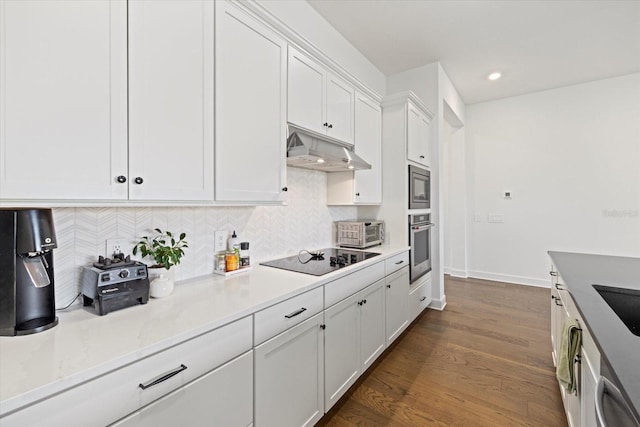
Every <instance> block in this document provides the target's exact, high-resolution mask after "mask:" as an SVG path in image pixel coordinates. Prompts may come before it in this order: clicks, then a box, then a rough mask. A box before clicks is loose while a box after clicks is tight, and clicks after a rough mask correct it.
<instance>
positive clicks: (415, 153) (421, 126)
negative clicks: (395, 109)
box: [407, 103, 431, 166]
mask: <svg viewBox="0 0 640 427" xmlns="http://www.w3.org/2000/svg"><path fill="white" fill-rule="evenodd" d="M430 126H431V119H430V117H429V116H427V115H426V114H425V113H424V112H422V111H420V110H419V109H418V108H417V107H416V106H414V105H413V104H411V103H408V104H407V159H408V160H411V161H414V162H416V163H420V164H422V165H424V166H431V147H430V145H429V144H430V141H429V133H430Z"/></svg>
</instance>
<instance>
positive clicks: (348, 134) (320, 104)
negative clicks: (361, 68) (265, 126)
mask: <svg viewBox="0 0 640 427" xmlns="http://www.w3.org/2000/svg"><path fill="white" fill-rule="evenodd" d="M354 104H355V89H354V88H353V87H352V86H351V85H349V84H348V83H346V82H345V81H344V80H342V79H340V78H338V77H337V76H335V75H333V74H332V73H330V72H328V71H327V70H326V69H325V68H323V67H322V66H321V65H319V64H318V63H316V62H315V61H313V60H312V59H311V58H309V57H307V56H306V55H304V54H302V53H300V52H298V51H297V50H295V49H293V48H291V47H289V77H288V115H287V120H288V121H289V123H292V124H294V125H297V126H299V127H302V128H305V129H309V130H312V131H314V132H318V133H321V134H324V135H327V136H330V137H332V138H335V139H338V140H340V141H342V142H345V143H348V144H353V123H354V117H353V116H354Z"/></svg>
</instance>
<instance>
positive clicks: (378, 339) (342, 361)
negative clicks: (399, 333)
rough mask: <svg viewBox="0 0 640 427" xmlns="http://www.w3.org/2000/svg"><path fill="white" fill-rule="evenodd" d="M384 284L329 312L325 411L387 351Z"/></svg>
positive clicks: (325, 359)
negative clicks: (385, 349)
mask: <svg viewBox="0 0 640 427" xmlns="http://www.w3.org/2000/svg"><path fill="white" fill-rule="evenodd" d="M383 290H384V280H379V281H378V282H376V283H374V284H372V285H370V286H369V287H367V288H365V289H363V290H362V291H360V292H358V293H356V294H354V295H352V296H350V297H349V298H347V299H345V300H343V301H341V302H339V303H337V304H335V305H333V306H331V307H330V308H328V309H327V310H325V314H324V317H325V325H326V329H325V335H324V351H325V355H324V363H325V365H324V372H325V397H324V398H325V411H326V410H329V409H330V408H331V407H332V406H333V405H334V404H335V403H336V402H337V401H338V399H340V397H342V395H343V394H344V393H345V392H346V391H347V390H348V389H349V387H351V386H352V385H353V383H355V381H356V380H357V379H358V377H359V376H360V375H361V374H362V373H363V372H364V370H365V369H366V368H367V367H368V366H369V365H370V364H371V363H372V362H373V361H374V360H375V359H376V358H377V357H378V356H379V355H380V354H381V353H382V351H383V350H384V348H385V336H384V292H383Z"/></svg>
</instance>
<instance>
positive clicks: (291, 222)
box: [53, 168, 357, 307]
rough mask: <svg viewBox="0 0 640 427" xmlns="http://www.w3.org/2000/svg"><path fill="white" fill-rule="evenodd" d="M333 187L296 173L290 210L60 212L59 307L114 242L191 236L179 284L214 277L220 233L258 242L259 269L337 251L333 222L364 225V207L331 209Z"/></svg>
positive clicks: (254, 259) (291, 178) (319, 177)
mask: <svg viewBox="0 0 640 427" xmlns="http://www.w3.org/2000/svg"><path fill="white" fill-rule="evenodd" d="M326 185H327V177H326V174H325V173H323V172H316V171H307V170H303V169H295V168H288V170H287V187H288V188H289V191H288V192H287V194H286V203H287V205H286V206H252V207H148V208H147V207H135V208H133V207H131V208H127V207H125V208H111V207H99V208H95V207H91V208H54V209H53V216H54V222H55V227H56V235H57V240H58V249H56V250H55V251H54V267H55V287H56V289H55V292H56V305H57V306H58V307H63V306H65V305H67V304H68V303H69V302H70V301H71V300H72V299H73V298H74V297H75V296H76V294H77V293H78V292H79V280H80V274H81V270H82V267H83V266H85V265H90V264H91V263H92V262H93V261H94V260H95V259H96V258H97V256H98V255H104V254H105V249H106V247H105V241H106V239H110V238H116V237H117V238H120V239H123V240H125V241H126V242H127V243H128V245H127V247H126V248H125V253H130V252H131V248H132V247H133V244H134V242H135V241H137V239H138V238H140V237H141V236H144V235H148V234H150V233H153V232H152V231H151V230H153V229H154V228H161V229H163V230H169V231H172V232H175V233H180V232H185V233H187V238H186V240H187V241H188V243H189V248H188V249H187V250H186V251H185V252H186V254H185V257H184V258H183V260H182V263H181V264H180V265H179V266H178V267H177V270H176V279H177V280H184V279H189V278H193V277H198V276H204V275H207V274H211V273H212V271H213V268H214V255H213V254H214V251H213V243H214V232H215V231H216V230H228V231H229V233H231V232H232V231H233V230H235V231H236V233H237V234H238V237H239V238H240V241H248V242H250V254H251V263H252V264H256V263H258V262H261V261H265V260H268V259H273V258H278V257H282V256H288V255H291V254H294V253H297V252H298V251H299V250H300V249H320V248H324V247H327V246H331V245H333V241H334V238H333V235H332V225H333V221H338V220H344V219H352V218H356V217H357V208H355V207H348V206H347V207H328V206H327V205H326V202H327V197H326V195H327V194H326V193H327V192H326ZM144 261H148V260H144Z"/></svg>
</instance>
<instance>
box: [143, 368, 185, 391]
mask: <svg viewBox="0 0 640 427" xmlns="http://www.w3.org/2000/svg"><path fill="white" fill-rule="evenodd" d="M185 369H187V367H186V366H184V365H182V364H181V365H180V366H179V367H178V368H176V369H174V370H173V371H169V372H167V373H166V374H162V375H160V376H159V377H157V378H154V379H152V380H151V381H149V382H148V383H146V384H142V383H140V384H138V387H140V388H141V389H143V390H146V389H148V388H149V387H153V386H154V385H156V384H160V383H161V382H163V381H166V380H168V379H169V378H171V377H175V376H176V375H178V374H179V373H180V372H182V371H184V370H185Z"/></svg>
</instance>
